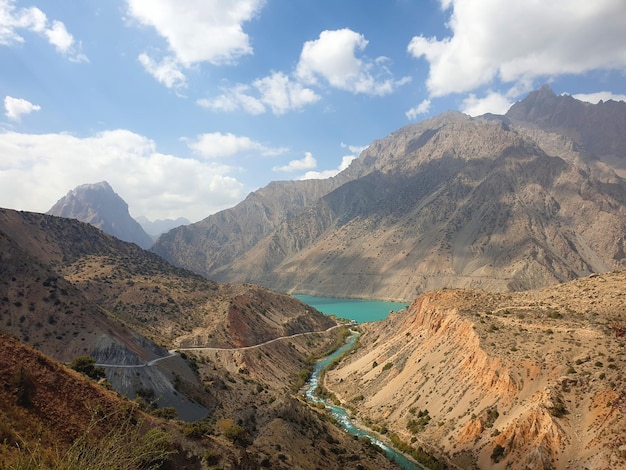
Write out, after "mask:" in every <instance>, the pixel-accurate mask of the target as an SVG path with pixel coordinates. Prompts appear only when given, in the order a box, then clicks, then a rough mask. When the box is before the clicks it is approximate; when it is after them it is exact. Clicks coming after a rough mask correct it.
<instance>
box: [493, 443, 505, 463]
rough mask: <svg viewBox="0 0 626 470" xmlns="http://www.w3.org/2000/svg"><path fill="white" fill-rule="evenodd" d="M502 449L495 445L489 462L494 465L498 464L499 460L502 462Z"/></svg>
mask: <svg viewBox="0 0 626 470" xmlns="http://www.w3.org/2000/svg"><path fill="white" fill-rule="evenodd" d="M504 450H505V449H504V447H502V446H501V445H500V444H496V446H495V447H494V448H493V452H491V460H493V461H494V462H495V463H498V462H499V461H500V460H502V457H504Z"/></svg>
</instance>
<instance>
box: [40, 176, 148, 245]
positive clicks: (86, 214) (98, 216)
mask: <svg viewBox="0 0 626 470" xmlns="http://www.w3.org/2000/svg"><path fill="white" fill-rule="evenodd" d="M47 214H50V215H56V216H58V217H67V218H69V219H76V220H80V221H81V222H86V223H88V224H91V225H93V226H94V227H97V228H99V229H100V230H102V231H103V232H106V233H108V234H109V235H113V236H114V237H116V238H119V239H120V240H123V241H126V242H130V243H136V244H137V245H139V246H140V247H142V248H144V249H148V248H150V246H151V245H152V239H151V238H150V236H149V235H148V234H147V233H146V232H144V230H143V228H141V225H139V223H138V222H137V221H136V220H135V219H133V218H132V217H131V216H130V213H129V212H128V204H126V202H124V200H123V199H122V198H121V197H120V196H119V195H118V194H117V193H115V191H113V188H111V186H110V185H109V183H107V182H106V181H101V182H100V183H96V184H84V185H82V186H78V187H77V188H75V189H73V190H71V191H70V192H69V193H67V194H66V195H65V196H63V197H62V198H61V199H59V200H58V201H57V202H56V204H54V206H52V208H51V209H50V210H49V211H48V212H47Z"/></svg>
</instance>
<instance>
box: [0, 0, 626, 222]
mask: <svg viewBox="0 0 626 470" xmlns="http://www.w3.org/2000/svg"><path fill="white" fill-rule="evenodd" d="M545 83H548V84H550V86H551V87H552V89H553V90H554V91H555V93H558V94H563V93H565V94H570V95H572V96H574V97H576V98H578V99H581V100H584V101H589V102H597V101H598V100H600V99H603V100H607V99H615V100H625V101H626V0H594V1H589V0H550V1H543V2H542V1H538V0H106V1H104V0H81V1H76V0H55V1H54V2H50V1H43V0H24V1H22V0H19V1H18V0H0V106H1V107H2V108H1V109H0V112H1V114H0V207H5V208H10V209H16V210H26V211H35V212H46V211H47V210H49V209H50V208H51V207H52V206H53V205H54V203H55V202H56V201H57V200H59V199H60V198H61V197H63V196H64V195H65V194H66V193H67V192H68V191H70V190H71V189H74V188H75V187H77V186H79V185H82V184H89V183H97V182H100V181H108V182H109V183H110V184H111V186H112V187H113V189H114V190H115V191H116V192H117V193H118V194H119V195H120V196H121V197H122V198H123V199H124V200H125V201H126V202H127V203H128V205H129V210H130V213H131V215H132V216H134V217H137V216H145V217H148V218H149V219H150V220H155V219H167V218H171V219H175V218H177V217H186V218H187V219H189V220H190V221H192V222H195V221H198V220H201V219H203V218H205V217H207V216H208V215H210V214H212V213H215V212H218V211H220V210H223V209H226V208H229V207H232V206H234V205H236V204H237V203H238V202H240V201H241V200H243V199H244V198H245V197H246V196H247V195H248V194H249V193H250V192H252V191H255V190H257V189H259V188H261V187H264V186H266V185H267V184H268V183H269V182H271V181H277V180H298V179H305V178H328V177H331V176H333V175H335V174H337V173H338V172H339V171H341V170H342V169H344V168H346V167H347V166H348V165H349V164H350V162H351V161H352V159H354V158H356V157H357V156H358V155H359V153H360V152H361V151H362V150H363V149H364V148H366V147H367V146H368V145H369V144H370V143H371V142H373V141H374V140H376V139H380V138H383V137H385V136H387V135H389V134H390V133H392V132H394V131H396V130H398V129H400V128H401V127H403V126H405V125H408V124H411V123H415V122H419V121H422V120H424V119H427V118H430V117H433V116H436V115H438V114H440V113H442V112H444V111H447V110H457V111H461V112H464V113H467V114H469V115H472V116H476V115H480V114H483V113H486V112H492V113H498V114H504V113H505V112H506V111H507V109H508V108H509V107H510V106H511V104H513V103H515V102H516V101H518V100H520V99H523V98H524V97H525V96H526V95H527V94H528V92H530V91H532V90H535V89H538V88H539V87H540V86H541V85H543V84H545Z"/></svg>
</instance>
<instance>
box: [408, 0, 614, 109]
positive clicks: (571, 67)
mask: <svg viewBox="0 0 626 470" xmlns="http://www.w3.org/2000/svg"><path fill="white" fill-rule="evenodd" d="M440 3H441V5H442V7H443V9H444V10H448V9H450V8H451V9H452V12H451V17H450V20H449V22H448V24H447V26H448V27H449V28H450V30H451V35H450V36H448V37H445V38H442V39H437V38H434V37H431V38H426V37H424V36H416V37H414V38H413V39H412V40H411V42H410V43H409V46H408V51H409V52H410V53H411V54H412V55H413V56H414V57H416V58H420V57H424V58H425V59H426V60H427V61H428V62H429V65H430V71H429V77H428V81H427V86H428V89H429V91H430V94H431V96H432V97H437V96H444V95H447V94H450V93H463V92H468V91H472V90H475V89H477V88H478V87H480V86H483V85H488V84H492V82H494V81H496V80H498V81H501V82H504V83H515V82H517V81H519V80H529V79H532V78H535V77H546V76H554V75H560V74H566V73H582V72H586V71H590V70H598V69H623V68H624V67H626V48H625V47H624V44H626V3H624V0H598V1H594V2H590V1H588V0H552V1H550V2H528V1H527V0H510V1H507V2H502V1H484V0H440Z"/></svg>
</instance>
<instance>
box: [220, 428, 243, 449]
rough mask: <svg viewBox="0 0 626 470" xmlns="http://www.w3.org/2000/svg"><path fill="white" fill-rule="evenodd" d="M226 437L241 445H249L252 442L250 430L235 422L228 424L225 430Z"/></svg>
mask: <svg viewBox="0 0 626 470" xmlns="http://www.w3.org/2000/svg"><path fill="white" fill-rule="evenodd" d="M223 434H224V437H225V438H226V439H229V440H231V441H232V442H233V443H235V444H238V445H240V446H244V447H245V446H247V445H248V444H250V436H249V434H248V431H246V430H245V429H244V428H243V427H241V426H239V425H238V424H233V425H231V426H228V427H227V428H225V429H224V431H223Z"/></svg>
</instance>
